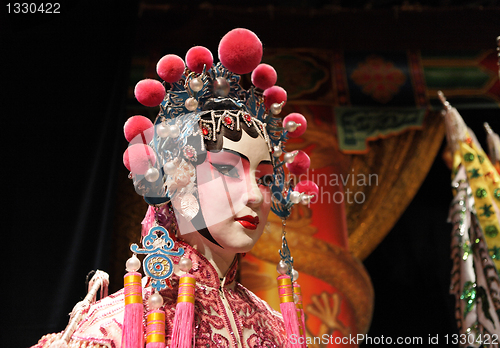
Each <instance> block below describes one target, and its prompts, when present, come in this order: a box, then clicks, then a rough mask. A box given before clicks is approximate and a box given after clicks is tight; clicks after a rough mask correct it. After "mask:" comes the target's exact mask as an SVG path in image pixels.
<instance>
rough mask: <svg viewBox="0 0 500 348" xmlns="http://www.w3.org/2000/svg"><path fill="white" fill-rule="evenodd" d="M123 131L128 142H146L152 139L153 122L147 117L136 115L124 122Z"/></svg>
mask: <svg viewBox="0 0 500 348" xmlns="http://www.w3.org/2000/svg"><path fill="white" fill-rule="evenodd" d="M123 133H124V134H125V139H127V141H128V142H129V143H132V144H135V143H143V144H148V143H149V142H150V141H151V140H152V139H153V136H154V133H155V131H154V126H153V122H151V120H150V119H149V118H147V117H144V116H140V115H138V116H132V117H130V118H129V119H128V120H127V122H125V125H124V126H123Z"/></svg>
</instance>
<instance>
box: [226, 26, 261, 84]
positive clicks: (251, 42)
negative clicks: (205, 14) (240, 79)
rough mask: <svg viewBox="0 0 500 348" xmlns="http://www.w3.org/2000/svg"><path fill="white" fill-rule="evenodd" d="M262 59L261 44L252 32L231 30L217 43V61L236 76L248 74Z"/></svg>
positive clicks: (238, 29)
mask: <svg viewBox="0 0 500 348" xmlns="http://www.w3.org/2000/svg"><path fill="white" fill-rule="evenodd" d="M261 59H262V42H260V40H259V38H258V37H257V35H255V34H254V33H253V32H252V31H250V30H248V29H243V28H237V29H233V30H231V31H230V32H229V33H227V34H226V35H224V37H223V38H222V40H220V43H219V60H220V62H221V63H222V65H224V66H225V67H226V68H227V69H229V70H230V71H232V72H234V73H236V74H248V73H249V72H251V71H252V70H253V69H255V67H256V66H257V65H259V63H260V61H261Z"/></svg>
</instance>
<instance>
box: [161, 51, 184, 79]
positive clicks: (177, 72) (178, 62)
mask: <svg viewBox="0 0 500 348" xmlns="http://www.w3.org/2000/svg"><path fill="white" fill-rule="evenodd" d="M156 73H157V74H158V76H160V77H161V78H162V79H163V81H166V82H168V83H173V82H177V81H179V80H180V79H181V77H182V74H184V61H183V60H182V58H181V57H179V56H177V55H175V54H167V55H166V56H164V57H163V58H161V59H160V60H159V61H158V64H156Z"/></svg>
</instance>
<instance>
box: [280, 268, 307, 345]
mask: <svg viewBox="0 0 500 348" xmlns="http://www.w3.org/2000/svg"><path fill="white" fill-rule="evenodd" d="M278 292H279V296H280V310H281V314H282V315H283V321H284V322H285V330H286V334H287V337H288V342H289V344H290V346H289V347H290V348H301V347H302V345H301V344H300V343H299V342H301V341H302V339H301V335H300V332H299V321H298V319H297V309H296V308H295V303H294V302H293V290H292V280H291V279H290V276H288V275H286V274H284V275H281V276H279V277H278Z"/></svg>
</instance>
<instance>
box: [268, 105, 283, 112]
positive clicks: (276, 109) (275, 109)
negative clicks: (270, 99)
mask: <svg viewBox="0 0 500 348" xmlns="http://www.w3.org/2000/svg"><path fill="white" fill-rule="evenodd" d="M269 110H271V112H272V114H273V115H278V114H279V113H281V104H280V103H273V104H272V105H271V107H270V108H269Z"/></svg>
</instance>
